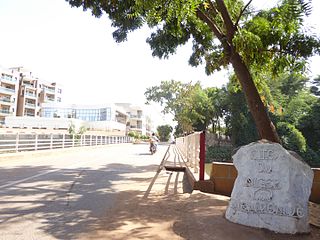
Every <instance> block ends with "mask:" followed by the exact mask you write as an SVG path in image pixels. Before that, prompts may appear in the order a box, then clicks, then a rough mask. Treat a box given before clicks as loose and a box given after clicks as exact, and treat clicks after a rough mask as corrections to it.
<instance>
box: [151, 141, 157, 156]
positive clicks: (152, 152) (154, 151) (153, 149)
mask: <svg viewBox="0 0 320 240" xmlns="http://www.w3.org/2000/svg"><path fill="white" fill-rule="evenodd" d="M156 151H157V144H155V143H150V153H151V155H153V154H155V153H156Z"/></svg>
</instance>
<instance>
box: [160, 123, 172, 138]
mask: <svg viewBox="0 0 320 240" xmlns="http://www.w3.org/2000/svg"><path fill="white" fill-rule="evenodd" d="M172 130H173V128H172V127H171V126H170V125H161V126H158V127H157V132H158V134H159V138H160V141H161V142H168V141H169V139H170V135H171V132H172Z"/></svg>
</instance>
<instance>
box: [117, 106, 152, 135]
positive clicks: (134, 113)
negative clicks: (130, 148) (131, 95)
mask: <svg viewBox="0 0 320 240" xmlns="http://www.w3.org/2000/svg"><path fill="white" fill-rule="evenodd" d="M116 106H119V107H122V108H123V109H124V110H125V111H126V113H127V114H128V116H129V120H128V122H127V132H136V133H139V134H142V135H151V130H152V121H151V118H150V117H149V116H148V115H147V114H146V111H145V110H144V108H143V107H141V106H138V105H133V104H130V103H116Z"/></svg>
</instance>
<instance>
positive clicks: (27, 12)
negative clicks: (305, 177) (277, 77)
mask: <svg viewBox="0 0 320 240" xmlns="http://www.w3.org/2000/svg"><path fill="white" fill-rule="evenodd" d="M274 2H275V1H270V0H263V1H261V0H254V1H253V4H255V5H256V7H257V8H258V9H259V8H262V7H269V6H270V5H272V4H274ZM313 11H314V12H313V14H312V16H311V17H310V18H309V19H308V20H307V24H308V26H312V27H314V32H316V33H317V34H320V24H319V23H317V16H320V1H317V0H313ZM113 31H114V29H113V28H112V27H111V26H110V21H109V20H108V19H107V17H106V16H103V17H101V18H98V19H97V18H95V17H93V16H92V15H91V13H90V12H89V11H88V12H83V11H82V9H81V8H71V7H70V5H69V4H68V3H67V2H65V0H0V65H2V66H3V67H14V66H24V67H26V68H28V69H30V70H31V71H32V72H33V74H34V75H35V76H38V77H39V78H41V79H43V80H46V81H49V82H58V83H60V84H62V86H63V91H64V96H63V97H64V98H63V102H65V103H74V104H103V103H112V102H132V103H135V104H142V103H144V102H145V97H144V92H145V91H146V89H147V88H148V87H151V86H155V85H159V84H160V82H161V81H163V80H171V79H174V80H179V81H182V82H190V81H193V82H196V81H201V83H202V85H203V86H204V87H210V86H217V87H220V86H222V85H223V84H226V82H227V78H228V72H227V71H224V72H219V73H216V74H214V75H211V76H207V75H205V72H204V66H200V67H198V68H195V67H191V66H189V65H188V59H189V56H190V54H191V44H187V45H185V46H182V47H180V48H178V50H177V53H176V54H175V55H173V56H171V57H170V58H169V59H168V60H160V59H158V58H154V57H152V55H151V50H150V47H149V45H148V44H147V43H146V42H145V40H146V38H147V37H148V36H149V35H150V30H149V29H147V28H142V29H140V30H138V31H135V32H133V33H130V34H129V37H128V41H126V42H124V43H116V42H115V41H114V40H113V38H112V32H113ZM319 64H320V58H319V57H314V58H313V59H312V64H311V68H310V69H311V72H310V75H312V76H316V75H318V74H320V68H319V67H318V66H319ZM155 108H157V109H159V107H158V106H157V107H155Z"/></svg>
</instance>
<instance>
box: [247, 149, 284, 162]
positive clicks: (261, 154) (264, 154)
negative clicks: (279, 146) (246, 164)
mask: <svg viewBox="0 0 320 240" xmlns="http://www.w3.org/2000/svg"><path fill="white" fill-rule="evenodd" d="M250 156H251V159H252V160H263V161H268V160H276V159H277V158H278V156H277V155H276V154H275V152H274V150H272V149H261V150H252V151H251V153H250Z"/></svg>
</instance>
